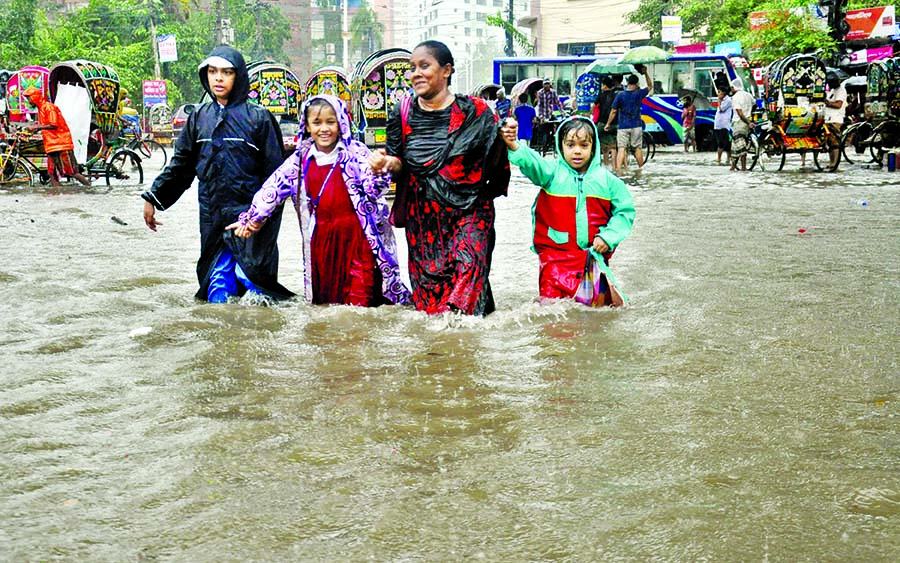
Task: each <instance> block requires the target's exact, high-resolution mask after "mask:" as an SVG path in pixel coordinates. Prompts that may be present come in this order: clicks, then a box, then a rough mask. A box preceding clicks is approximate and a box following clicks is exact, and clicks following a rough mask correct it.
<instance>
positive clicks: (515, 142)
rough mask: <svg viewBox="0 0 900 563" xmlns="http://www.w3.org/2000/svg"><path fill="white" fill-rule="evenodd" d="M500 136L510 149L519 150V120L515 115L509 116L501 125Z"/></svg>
mask: <svg viewBox="0 0 900 563" xmlns="http://www.w3.org/2000/svg"><path fill="white" fill-rule="evenodd" d="M500 136H501V137H503V142H504V143H506V146H507V147H509V150H511V151H515V150H519V122H518V121H516V118H514V117H507V118H506V119H504V120H503V123H502V124H501V126H500Z"/></svg>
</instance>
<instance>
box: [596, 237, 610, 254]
mask: <svg viewBox="0 0 900 563" xmlns="http://www.w3.org/2000/svg"><path fill="white" fill-rule="evenodd" d="M593 247H594V250H596V251H597V252H599V253H600V254H603V253H604V252H609V245H608V244H606V241H605V240H603V237H601V236H600V235H597V236H595V237H594V244H593Z"/></svg>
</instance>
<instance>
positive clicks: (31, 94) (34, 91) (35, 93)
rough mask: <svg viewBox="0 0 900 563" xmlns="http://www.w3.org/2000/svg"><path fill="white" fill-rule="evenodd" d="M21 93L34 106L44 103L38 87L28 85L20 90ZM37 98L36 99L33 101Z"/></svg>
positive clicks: (42, 94)
mask: <svg viewBox="0 0 900 563" xmlns="http://www.w3.org/2000/svg"><path fill="white" fill-rule="evenodd" d="M22 95H23V96H25V97H26V98H28V99H29V101H31V103H33V104H34V105H36V106H40V105H41V104H42V103H44V93H43V92H42V91H41V90H40V88H35V87H34V86H30V87H28V88H26V89H25V91H24V92H22ZM35 100H37V101H35Z"/></svg>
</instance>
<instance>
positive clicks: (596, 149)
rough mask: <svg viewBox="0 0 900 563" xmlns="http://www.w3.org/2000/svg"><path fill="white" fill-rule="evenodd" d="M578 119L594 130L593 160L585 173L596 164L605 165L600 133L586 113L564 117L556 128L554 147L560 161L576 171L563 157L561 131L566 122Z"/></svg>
mask: <svg viewBox="0 0 900 563" xmlns="http://www.w3.org/2000/svg"><path fill="white" fill-rule="evenodd" d="M578 120H580V121H584V122H585V123H587V124H588V125H589V126H590V128H591V131H593V132H594V143H593V154H591V162H590V164H589V165H588V167H587V170H585V174H587V172H588V171H589V170H590V169H591V168H594V167H595V166H602V165H603V155H602V154H601V151H600V146H599V143H600V134H599V132H598V131H597V126H596V125H595V124H594V122H593V121H591V120H590V118H588V117H586V116H584V115H573V116H572V117H568V118H566V119H564V120H563V121H562V123H560V124H559V127H557V128H556V133H555V134H554V135H555V137H556V138H555V139H554V140H553V143H554V145H553V148H554V149H555V150H556V156H557V157H558V158H559V161H560V163H562V164H564V165H566V166H567V167H568V168H569V169H570V170H572V172H575V169H574V168H572V166H571V165H570V164H569V162H568V161H567V160H566V159H565V158H564V157H563V152H562V138H561V137H560V134H559V132H560V131H562V129H563V125H565V124H566V123H568V122H570V121H578ZM576 173H577V172H576Z"/></svg>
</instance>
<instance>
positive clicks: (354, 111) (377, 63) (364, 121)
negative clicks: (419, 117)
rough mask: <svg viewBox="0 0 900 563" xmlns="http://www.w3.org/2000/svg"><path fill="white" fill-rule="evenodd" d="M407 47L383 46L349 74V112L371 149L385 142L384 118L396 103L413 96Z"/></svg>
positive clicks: (385, 122)
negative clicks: (389, 47) (388, 47)
mask: <svg viewBox="0 0 900 563" xmlns="http://www.w3.org/2000/svg"><path fill="white" fill-rule="evenodd" d="M411 55H412V53H411V52H410V51H408V50H406V49H385V50H381V51H377V52H375V53H373V54H371V55H369V57H368V58H366V60H364V61H363V62H362V63H360V64H359V65H358V66H357V67H356V68H355V69H354V71H353V74H352V75H351V77H350V94H351V102H350V106H351V110H350V115H351V117H352V119H353V123H354V125H355V127H356V128H357V130H358V131H359V133H360V134H361V135H362V136H363V139H362V140H363V142H365V144H366V145H368V146H369V147H371V148H377V147H383V146H384V145H385V144H386V142H387V133H386V130H387V118H388V115H389V114H390V111H391V110H392V109H393V108H394V106H395V105H397V104H398V103H400V101H401V100H402V99H403V98H405V97H407V96H411V95H413V88H412V81H411V79H410V75H411V70H410V67H409V57H410V56H411Z"/></svg>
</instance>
